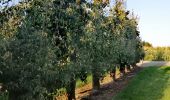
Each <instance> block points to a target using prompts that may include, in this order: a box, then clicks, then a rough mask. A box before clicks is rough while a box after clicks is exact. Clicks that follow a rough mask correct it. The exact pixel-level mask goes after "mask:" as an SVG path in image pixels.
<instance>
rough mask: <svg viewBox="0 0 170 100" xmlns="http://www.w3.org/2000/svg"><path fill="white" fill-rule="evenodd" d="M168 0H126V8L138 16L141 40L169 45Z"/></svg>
mask: <svg viewBox="0 0 170 100" xmlns="http://www.w3.org/2000/svg"><path fill="white" fill-rule="evenodd" d="M169 4H170V0H127V9H129V10H133V11H134V12H135V13H136V14H137V15H138V16H139V18H140V20H139V29H140V32H141V33H140V34H141V37H142V40H145V41H148V42H150V43H152V44H153V46H170V5H169Z"/></svg>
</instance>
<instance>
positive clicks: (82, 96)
mask: <svg viewBox="0 0 170 100" xmlns="http://www.w3.org/2000/svg"><path fill="white" fill-rule="evenodd" d="M141 69H142V68H141V67H137V68H136V69H135V70H133V71H131V72H127V73H126V75H125V76H124V77H120V75H119V74H118V75H117V80H116V82H113V80H112V78H111V77H110V76H109V75H107V76H106V77H105V78H104V80H103V82H101V89H100V90H99V91H97V92H95V93H94V91H92V84H87V85H85V86H83V87H81V88H78V89H76V100H112V99H113V96H115V95H116V94H117V93H118V92H120V91H121V90H122V89H124V88H125V87H126V86H127V84H128V82H129V81H130V80H131V79H132V78H133V77H134V76H135V75H136V74H137V73H138V72H139V71H140V70H141Z"/></svg>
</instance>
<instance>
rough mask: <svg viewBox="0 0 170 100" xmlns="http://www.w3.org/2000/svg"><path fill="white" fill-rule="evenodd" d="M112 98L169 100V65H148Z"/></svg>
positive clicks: (115, 99)
mask: <svg viewBox="0 0 170 100" xmlns="http://www.w3.org/2000/svg"><path fill="white" fill-rule="evenodd" d="M113 100H170V67H167V66H165V67H148V68H145V69H144V70H142V71H141V72H140V73H139V74H138V75H137V76H135V77H134V79H132V81H131V82H130V83H129V84H128V86H127V87H126V88H125V89H124V90H123V91H121V92H120V93H118V95H116V96H115V97H114V98H113Z"/></svg>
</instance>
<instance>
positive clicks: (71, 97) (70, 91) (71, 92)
mask: <svg viewBox="0 0 170 100" xmlns="http://www.w3.org/2000/svg"><path fill="white" fill-rule="evenodd" d="M75 88H76V80H75V79H74V77H72V78H71V80H70V83H69V84H68V86H67V88H66V90H67V98H68V100H75V99H76V96H75Z"/></svg>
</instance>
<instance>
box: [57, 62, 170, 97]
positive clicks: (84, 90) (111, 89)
mask: <svg viewBox="0 0 170 100" xmlns="http://www.w3.org/2000/svg"><path fill="white" fill-rule="evenodd" d="M137 66H140V67H137V68H136V69H135V70H133V71H131V72H127V73H126V75H125V76H124V77H120V74H117V75H116V78H117V81H116V82H113V80H112V78H111V77H110V75H107V76H106V77H105V78H104V80H103V81H102V82H101V89H100V90H99V91H97V92H95V93H94V91H92V84H91V83H90V84H87V85H85V86H83V87H80V88H78V89H76V100H112V99H113V97H114V96H115V95H116V94H117V93H119V92H120V91H121V90H123V89H124V88H125V87H126V86H127V84H128V82H129V81H130V80H131V79H132V78H133V77H134V76H135V75H136V74H137V73H138V72H139V71H140V70H141V69H143V68H144V67H149V66H170V62H168V61H143V62H140V63H138V64H137ZM58 100H67V99H66V96H62V97H61V98H60V99H58Z"/></svg>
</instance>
